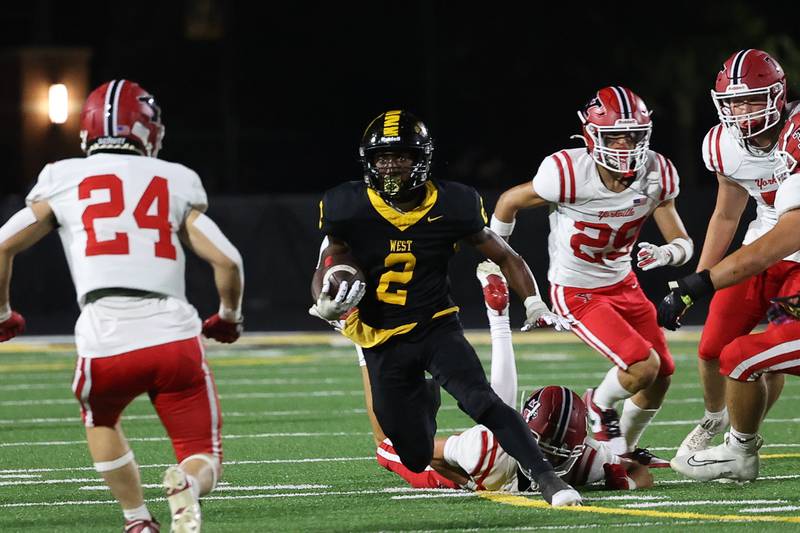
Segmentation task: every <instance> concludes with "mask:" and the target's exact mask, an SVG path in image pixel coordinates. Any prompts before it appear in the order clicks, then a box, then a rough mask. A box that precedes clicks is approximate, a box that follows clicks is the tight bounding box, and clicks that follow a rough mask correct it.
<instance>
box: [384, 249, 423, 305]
mask: <svg viewBox="0 0 800 533" xmlns="http://www.w3.org/2000/svg"><path fill="white" fill-rule="evenodd" d="M395 265H403V270H400V271H398V270H389V271H387V272H384V273H383V274H382V275H381V279H380V280H378V288H377V289H376V290H375V292H376V294H377V296H378V300H380V301H381V302H386V303H387V304H394V305H406V298H407V297H408V291H407V290H406V289H396V290H394V291H390V290H389V284H390V283H397V284H399V285H406V284H408V282H410V281H411V278H412V277H413V276H414V267H415V266H417V258H416V257H414V254H412V253H407V252H404V253H397V252H394V253H390V254H389V255H387V256H386V259H385V260H384V262H383V266H385V267H386V268H392V267H393V266H395Z"/></svg>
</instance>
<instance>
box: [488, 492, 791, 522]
mask: <svg viewBox="0 0 800 533" xmlns="http://www.w3.org/2000/svg"><path fill="white" fill-rule="evenodd" d="M478 495H479V496H480V497H481V498H485V499H487V500H490V501H493V502H497V503H502V504H505V505H513V506H515V507H534V508H537V509H550V510H553V511H561V512H571V513H598V514H608V515H627V516H646V517H648V518H679V519H697V520H718V521H720V522H784V523H788V524H800V516H774V515H764V516H740V515H730V514H707V513H690V512H677V511H646V510H642V509H622V508H619V507H598V506H596V505H585V506H582V507H550V504H548V503H547V502H545V501H544V500H538V499H537V500H533V499H530V498H525V497H523V496H515V495H513V494H503V493H499V492H486V493H482V492H481V493H478Z"/></svg>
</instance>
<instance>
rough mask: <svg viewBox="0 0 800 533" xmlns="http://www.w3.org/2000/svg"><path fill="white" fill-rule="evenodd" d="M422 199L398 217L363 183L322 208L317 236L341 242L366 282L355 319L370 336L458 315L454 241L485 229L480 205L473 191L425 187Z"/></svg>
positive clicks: (435, 184) (328, 196) (337, 192)
mask: <svg viewBox="0 0 800 533" xmlns="http://www.w3.org/2000/svg"><path fill="white" fill-rule="evenodd" d="M424 187H425V198H424V200H423V201H422V203H421V204H420V205H419V206H417V207H416V208H415V209H413V210H411V211H409V212H400V211H398V210H396V209H394V208H393V207H391V205H389V204H388V203H386V202H385V201H384V200H383V199H382V198H381V197H380V195H378V194H377V193H376V192H375V191H374V190H372V189H370V188H368V187H367V186H366V184H365V183H364V182H363V181H351V182H347V183H343V184H341V185H339V186H337V187H334V188H333V189H330V190H328V191H327V192H326V193H325V195H324V197H323V199H322V202H320V221H319V227H320V230H321V231H322V233H323V234H325V235H330V236H332V237H335V238H337V239H341V240H343V241H345V242H346V243H347V244H348V245H349V246H350V248H351V251H352V254H353V257H354V258H355V260H356V262H357V264H358V265H359V267H361V270H362V271H363V272H364V275H365V276H366V279H367V292H366V294H365V295H364V298H363V299H362V300H361V302H360V303H359V304H358V309H359V315H360V316H359V319H360V320H361V321H362V322H364V323H365V324H367V325H368V326H370V327H372V328H380V329H392V328H397V327H398V326H401V325H406V324H411V323H423V322H426V321H428V320H430V319H431V318H434V317H435V316H437V315H441V314H445V313H447V312H453V311H455V310H457V308H455V305H454V303H453V300H452V299H451V298H450V282H449V280H448V277H447V266H448V262H449V260H450V258H451V257H452V256H453V254H454V253H455V250H456V245H457V243H458V241H459V240H461V239H463V238H464V237H467V236H469V235H474V234H475V233H478V232H479V231H481V230H482V229H483V228H484V227H485V226H486V223H487V218H486V212H485V210H484V208H483V200H482V199H481V197H480V195H478V193H477V191H475V189H473V188H472V187H468V186H466V185H462V184H460V183H455V182H451V181H439V180H436V181H432V180H429V181H427V182H426V183H425V185H424Z"/></svg>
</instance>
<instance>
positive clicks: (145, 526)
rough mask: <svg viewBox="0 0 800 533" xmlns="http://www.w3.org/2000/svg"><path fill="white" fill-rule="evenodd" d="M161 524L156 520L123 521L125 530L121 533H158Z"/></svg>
mask: <svg viewBox="0 0 800 533" xmlns="http://www.w3.org/2000/svg"><path fill="white" fill-rule="evenodd" d="M160 531H161V524H159V523H158V520H156V519H155V518H153V519H152V520H141V519H138V520H125V528H124V529H123V530H122V532H123V533H160Z"/></svg>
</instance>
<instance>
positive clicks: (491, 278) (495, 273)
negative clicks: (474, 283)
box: [475, 261, 508, 315]
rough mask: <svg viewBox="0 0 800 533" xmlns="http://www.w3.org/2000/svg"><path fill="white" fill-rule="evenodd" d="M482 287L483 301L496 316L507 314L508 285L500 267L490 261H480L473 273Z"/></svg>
mask: <svg viewBox="0 0 800 533" xmlns="http://www.w3.org/2000/svg"><path fill="white" fill-rule="evenodd" d="M475 275H476V276H478V281H480V282H481V287H483V301H484V302H485V303H486V307H487V309H489V310H490V311H492V312H493V314H496V315H507V314H508V284H507V283H506V278H505V277H504V276H503V272H502V271H501V270H500V267H499V266H497V265H496V264H494V263H492V262H491V261H481V262H480V263H478V268H477V269H476V271H475Z"/></svg>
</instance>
